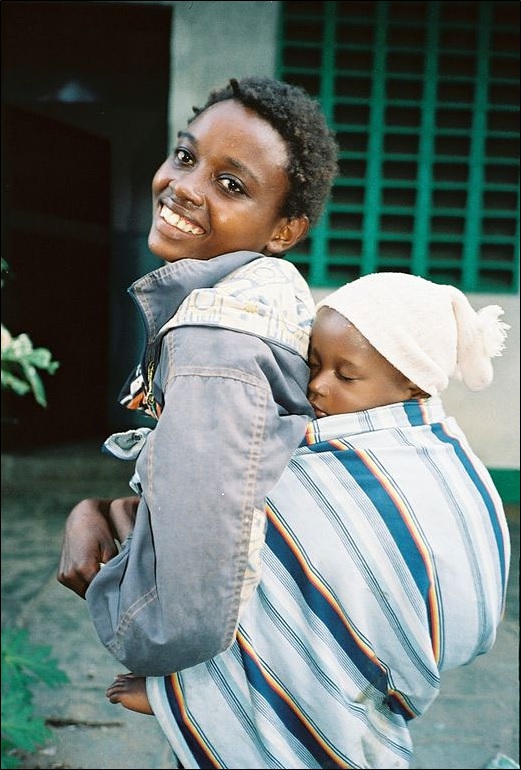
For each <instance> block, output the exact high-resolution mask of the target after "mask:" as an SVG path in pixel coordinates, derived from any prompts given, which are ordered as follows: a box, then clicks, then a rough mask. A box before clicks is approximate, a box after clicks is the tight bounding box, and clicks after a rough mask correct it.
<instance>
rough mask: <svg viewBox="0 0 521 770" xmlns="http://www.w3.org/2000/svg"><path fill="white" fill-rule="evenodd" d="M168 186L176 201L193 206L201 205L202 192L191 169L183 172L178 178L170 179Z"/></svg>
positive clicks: (202, 200) (202, 201)
mask: <svg viewBox="0 0 521 770" xmlns="http://www.w3.org/2000/svg"><path fill="white" fill-rule="evenodd" d="M168 186H169V187H170V189H171V190H172V197H173V198H175V199H177V200H178V201H182V202H183V203H185V204H186V203H189V204H191V205H192V206H194V207H195V208H199V207H200V206H202V205H203V203H204V193H203V191H202V189H201V185H200V183H199V181H198V178H197V175H196V174H195V173H194V172H193V171H191V172H186V173H184V174H183V175H182V176H181V177H179V179H171V180H170V182H169V183H168Z"/></svg>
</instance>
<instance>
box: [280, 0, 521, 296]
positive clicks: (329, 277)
mask: <svg viewBox="0 0 521 770" xmlns="http://www.w3.org/2000/svg"><path fill="white" fill-rule="evenodd" d="M519 6H520V4H519V2H517V0H515V1H514V2H497V1H496V2H486V1H485V2H458V3H455V2H411V1H409V2H392V1H390V2H356V1H355V0H348V2H309V0H308V1H306V2H282V3H281V16H280V31H279V39H278V52H277V53H278V76H279V77H281V78H282V79H283V80H286V81H287V82H290V83H296V84H298V85H302V86H303V87H304V88H306V90H307V91H308V92H309V93H311V94H312V95H314V96H316V97H317V98H318V99H319V100H320V102H321V104H322V106H323V109H324V111H325V113H326V115H327V117H328V120H329V123H330V125H331V127H332V128H333V129H334V130H335V132H336V135H337V139H338V142H339V145H340V175H339V178H338V179H337V181H336V183H335V187H334V191H333V195H332V197H331V201H330V203H329V204H328V206H327V209H326V211H325V213H324V215H323V217H322V219H321V221H320V222H319V223H318V225H317V226H316V227H314V228H313V230H312V231H311V233H310V236H309V238H308V239H307V240H306V242H305V243H303V244H302V245H301V246H299V247H297V249H296V250H294V251H291V252H290V253H289V255H288V258H289V259H291V260H292V261H294V262H295V264H297V265H298V266H299V269H300V270H301V271H302V272H303V274H304V275H305V276H306V277H307V279H308V281H309V282H310V284H311V285H312V286H324V287H333V286H338V285H340V284H342V283H344V282H346V281H348V280H352V279H353V278H356V277H358V276H359V275H364V274H366V273H370V272H373V271H376V270H399V271H403V272H411V273H414V274H416V275H421V276H424V277H426V278H430V279H431V280H434V281H438V282H449V283H453V284H455V285H456V286H459V288H461V289H463V290H464V291H467V292H488V291H492V292H504V293H516V292H517V291H518V283H519V194H518V192H519V75H518V71H519V39H518V38H519Z"/></svg>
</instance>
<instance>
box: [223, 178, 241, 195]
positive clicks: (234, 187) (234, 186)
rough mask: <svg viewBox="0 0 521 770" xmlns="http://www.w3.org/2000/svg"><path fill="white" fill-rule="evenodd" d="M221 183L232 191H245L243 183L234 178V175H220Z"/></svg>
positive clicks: (237, 192)
mask: <svg viewBox="0 0 521 770" xmlns="http://www.w3.org/2000/svg"><path fill="white" fill-rule="evenodd" d="M219 183H220V184H221V185H222V186H223V187H224V189H225V190H227V191H228V192H230V193H235V194H244V193H245V190H244V187H243V185H242V184H241V183H240V182H238V181H237V179H233V177H229V176H223V177H220V179H219Z"/></svg>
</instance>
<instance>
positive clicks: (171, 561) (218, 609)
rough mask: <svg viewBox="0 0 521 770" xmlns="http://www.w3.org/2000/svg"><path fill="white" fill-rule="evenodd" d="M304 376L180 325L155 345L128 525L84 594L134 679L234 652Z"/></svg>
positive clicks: (207, 331)
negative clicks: (151, 412) (254, 529)
mask: <svg viewBox="0 0 521 770" xmlns="http://www.w3.org/2000/svg"><path fill="white" fill-rule="evenodd" d="M243 254H244V253H243ZM217 259H220V258H217ZM248 259H251V255H249V256H248ZM209 264H211V263H203V265H204V269H205V270H208V265H209ZM156 328H158V327H157V326H156ZM308 375H309V370H308V367H307V364H306V362H305V361H304V359H303V358H302V357H301V356H300V355H298V354H297V353H295V352H294V351H291V350H288V349H286V348H284V347H282V346H280V345H278V344H276V343H271V342H269V341H267V340H263V339H260V338H259V337H256V336H254V335H252V334H247V333H244V332H239V331H235V330H231V329H226V328H219V327H206V326H182V327H178V328H174V329H170V330H169V331H168V332H167V333H166V334H165V336H164V338H163V339H162V344H161V355H160V359H159V367H158V369H157V373H156V383H155V384H156V386H158V387H159V388H160V390H161V391H162V393H163V394H164V407H163V411H162V414H161V416H160V418H159V420H158V422H157V425H156V427H155V428H154V430H153V431H152V432H151V433H150V434H149V436H148V439H147V441H146V444H145V446H144V448H143V450H142V451H141V454H140V456H139V458H138V460H137V464H136V470H137V472H138V474H139V478H140V481H141V485H142V490H143V494H142V498H141V501H140V504H139V508H138V513H137V518H136V526H135V529H134V532H133V534H132V536H131V537H130V538H128V539H127V541H126V542H125V543H124V544H123V548H122V551H121V553H120V554H118V556H117V557H116V558H114V559H113V560H111V561H110V562H108V564H106V565H105V567H104V568H103V569H102V570H101V571H100V572H99V573H98V575H97V576H96V578H95V579H94V580H93V582H92V583H91V585H90V587H89V589H88V591H87V595H86V599H87V604H88V608H89V612H90V614H91V617H92V620H93V622H94V625H95V628H96V631H97V633H98V635H99V637H100V640H101V641H102V643H103V644H104V645H105V646H106V647H107V649H108V650H109V651H110V652H111V653H112V655H113V656H114V657H115V658H116V659H117V660H118V661H119V662H120V663H122V664H123V665H125V666H126V667H127V668H128V669H129V670H131V671H133V672H134V673H135V674H136V675H143V676H163V675H167V674H169V673H172V672H174V671H178V670H181V669H183V668H188V667H190V666H194V665H196V664H197V663H200V662H202V661H204V660H208V659H210V658H212V657H214V656H215V655H217V654H219V653H220V652H222V651H223V650H225V649H226V648H227V647H229V646H230V644H231V643H232V642H233V639H234V635H235V630H236V627H237V622H238V613H239V603H240V593H241V587H242V581H243V577H244V573H245V569H246V565H247V558H248V548H249V540H250V531H251V523H252V515H253V509H254V507H256V508H260V509H263V508H264V498H265V497H266V495H267V494H268V493H269V491H270V490H271V488H272V487H273V486H274V485H275V483H276V482H277V481H278V479H279V477H280V475H281V474H282V472H283V470H284V468H285V466H286V464H287V462H288V461H289V459H290V457H291V454H292V453H293V451H294V449H295V448H296V447H297V446H298V444H299V443H300V441H301V440H302V438H303V436H304V432H305V428H306V425H307V423H308V421H309V419H310V418H311V416H312V413H311V412H310V406H309V403H308V401H307V399H306V387H307V382H308Z"/></svg>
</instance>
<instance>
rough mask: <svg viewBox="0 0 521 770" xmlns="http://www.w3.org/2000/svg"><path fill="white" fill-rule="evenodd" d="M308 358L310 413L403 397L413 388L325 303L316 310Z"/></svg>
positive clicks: (321, 413)
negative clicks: (324, 305) (325, 305)
mask: <svg viewBox="0 0 521 770" xmlns="http://www.w3.org/2000/svg"><path fill="white" fill-rule="evenodd" d="M308 363H309V367H310V370H311V376H310V380H309V385H308V399H309V401H310V403H311V405H312V407H313V409H314V410H315V415H316V417H327V416H329V415H332V414H345V413H350V412H359V411H362V410H365V409H373V408H374V407H376V406H385V405H386V404H394V403H397V402H400V401H408V400H409V399H410V398H413V397H414V394H415V393H416V391H417V388H416V387H415V386H414V385H413V383H411V382H410V380H408V379H407V378H406V377H405V376H404V375H403V374H402V373H401V372H399V371H398V370H397V369H395V368H394V366H393V365H392V364H390V363H389V361H387V359H385V358H384V357H383V356H382V355H380V353H379V352H378V351H377V350H375V348H373V346H372V345H370V344H369V342H368V341H367V340H366V338H365V337H364V336H363V335H362V334H361V333H360V332H359V331H358V329H357V328H356V327H355V326H353V325H352V324H351V323H350V322H349V321H348V320H347V319H346V318H344V316H342V315H340V313H337V311H336V310H332V309H331V308H328V307H322V308H320V309H319V311H318V312H317V316H316V319H315V322H314V324H313V329H312V331H311V341H310V347H309V357H308Z"/></svg>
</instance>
